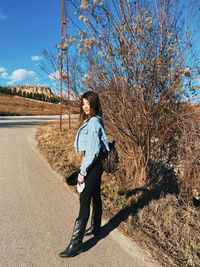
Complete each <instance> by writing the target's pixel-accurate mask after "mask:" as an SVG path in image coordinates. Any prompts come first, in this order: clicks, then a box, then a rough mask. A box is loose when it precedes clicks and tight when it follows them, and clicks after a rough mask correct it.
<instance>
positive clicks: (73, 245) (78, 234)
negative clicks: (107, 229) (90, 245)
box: [59, 218, 87, 258]
mask: <svg viewBox="0 0 200 267" xmlns="http://www.w3.org/2000/svg"><path fill="white" fill-rule="evenodd" d="M86 223H87V221H86V220H83V219H79V218H78V219H76V221H75V224H74V231H73V234H72V238H71V241H70V243H69V245H68V247H67V248H66V249H65V250H64V251H62V252H61V253H60V254H59V256H60V257H61V258H69V257H74V256H76V255H78V254H80V253H81V252H83V248H82V240H83V236H84V231H85V227H86Z"/></svg>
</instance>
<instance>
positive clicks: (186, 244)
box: [36, 120, 200, 267]
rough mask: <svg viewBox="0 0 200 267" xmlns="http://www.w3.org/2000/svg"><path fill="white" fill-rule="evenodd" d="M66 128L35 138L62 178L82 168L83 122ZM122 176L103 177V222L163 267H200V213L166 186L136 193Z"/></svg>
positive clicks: (53, 126) (48, 128)
mask: <svg viewBox="0 0 200 267" xmlns="http://www.w3.org/2000/svg"><path fill="white" fill-rule="evenodd" d="M64 125H65V126H64V130H63V131H62V132H60V131H59V123H58V122H56V123H55V122H54V123H49V124H46V125H43V126H40V127H39V128H38V132H37V135H36V139H37V141H38V146H39V148H40V150H41V152H42V153H43V154H44V155H45V157H46V158H47V160H48V162H49V163H50V165H51V166H52V168H53V169H54V170H56V171H57V172H59V173H60V174H62V175H63V179H65V178H66V177H67V176H68V175H70V174H71V173H72V172H73V171H74V170H77V169H78V168H79V167H80V164H81V155H79V154H76V153H75V151H74V138H75V134H76V131H77V128H78V127H79V123H78V120H73V121H72V129H70V130H69V129H68V128H67V123H64ZM121 175H122V174H121V173H120V170H119V171H118V172H117V173H115V174H114V175H108V174H105V173H104V174H103V177H102V178H103V179H102V186H101V189H102V200H103V214H104V217H105V218H106V219H107V220H110V222H111V223H112V224H113V225H115V227H119V229H120V230H121V231H123V232H124V234H126V235H129V236H130V237H132V238H133V239H134V240H135V241H136V242H137V243H138V244H139V245H140V246H141V247H142V248H143V249H144V250H145V251H146V252H147V253H148V254H149V255H150V256H151V257H153V258H154V260H156V261H158V262H160V264H161V265H163V266H191V267H196V266H200V234H199V233H200V231H199V229H200V220H199V218H200V210H199V209H195V208H194V207H192V206H189V205H187V204H186V203H184V202H183V201H182V200H181V199H180V198H179V197H178V196H175V195H173V194H166V193H165V192H164V191H163V192H162V190H161V188H162V189H163V190H164V186H163V185H162V187H159V186H160V185H159V186H158V185H157V186H156V187H155V188H152V187H148V188H132V186H131V182H127V183H126V184H125V183H124V180H123V179H122V178H121ZM159 180H160V178H159ZM71 188H72V190H75V189H74V187H71Z"/></svg>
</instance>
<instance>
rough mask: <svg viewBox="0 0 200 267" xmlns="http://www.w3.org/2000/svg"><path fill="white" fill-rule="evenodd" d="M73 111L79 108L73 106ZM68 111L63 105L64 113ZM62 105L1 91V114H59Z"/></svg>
mask: <svg viewBox="0 0 200 267" xmlns="http://www.w3.org/2000/svg"><path fill="white" fill-rule="evenodd" d="M72 112H73V113H77V112H78V108H77V107H76V106H72ZM66 113H67V107H63V114H66ZM58 114H60V105H58V104H52V103H47V102H42V101H37V100H33V99H28V98H23V97H19V96H12V95H6V94H2V93H0V115H1V116H9V115H10V116H12V115H16V116H19V115H23V116H26V115H58Z"/></svg>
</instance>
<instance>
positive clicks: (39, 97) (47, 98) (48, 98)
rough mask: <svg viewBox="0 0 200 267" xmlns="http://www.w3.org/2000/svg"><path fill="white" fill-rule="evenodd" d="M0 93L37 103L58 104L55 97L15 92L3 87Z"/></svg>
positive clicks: (0, 87)
mask: <svg viewBox="0 0 200 267" xmlns="http://www.w3.org/2000/svg"><path fill="white" fill-rule="evenodd" d="M0 93H3V94H8V95H17V96H21V97H26V98H31V99H35V100H39V101H46V102H50V103H55V104H58V103H59V101H60V100H59V97H57V96H47V95H44V94H39V93H33V92H26V91H22V90H18V91H17V90H16V89H15V88H14V89H11V88H9V87H3V86H0Z"/></svg>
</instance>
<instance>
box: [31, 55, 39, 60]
mask: <svg viewBox="0 0 200 267" xmlns="http://www.w3.org/2000/svg"><path fill="white" fill-rule="evenodd" d="M31 60H32V61H40V60H41V57H40V56H32V57H31Z"/></svg>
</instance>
